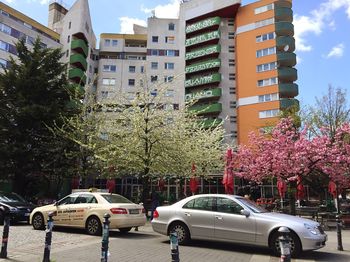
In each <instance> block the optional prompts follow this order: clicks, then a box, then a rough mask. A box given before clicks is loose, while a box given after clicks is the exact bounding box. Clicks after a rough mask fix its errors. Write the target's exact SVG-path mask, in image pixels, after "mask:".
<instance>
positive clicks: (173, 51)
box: [165, 50, 176, 56]
mask: <svg viewBox="0 0 350 262" xmlns="http://www.w3.org/2000/svg"><path fill="white" fill-rule="evenodd" d="M175 53H176V52H175V50H166V52H165V54H166V56H175V55H176V54H175Z"/></svg>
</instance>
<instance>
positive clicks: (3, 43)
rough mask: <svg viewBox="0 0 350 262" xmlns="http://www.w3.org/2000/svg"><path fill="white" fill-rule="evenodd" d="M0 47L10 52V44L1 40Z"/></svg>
mask: <svg viewBox="0 0 350 262" xmlns="http://www.w3.org/2000/svg"><path fill="white" fill-rule="evenodd" d="M0 49H2V50H5V51H7V52H8V51H9V50H10V44H8V43H6V42H3V41H1V40H0Z"/></svg>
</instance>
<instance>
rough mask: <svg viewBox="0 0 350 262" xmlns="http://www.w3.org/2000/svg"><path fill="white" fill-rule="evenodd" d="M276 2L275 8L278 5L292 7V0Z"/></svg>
mask: <svg viewBox="0 0 350 262" xmlns="http://www.w3.org/2000/svg"><path fill="white" fill-rule="evenodd" d="M274 4H275V8H276V7H288V8H292V1H287V0H279V1H276V2H275V3H274Z"/></svg>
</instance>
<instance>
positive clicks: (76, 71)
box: [68, 68, 86, 85]
mask: <svg viewBox="0 0 350 262" xmlns="http://www.w3.org/2000/svg"><path fill="white" fill-rule="evenodd" d="M68 78H69V79H70V80H72V81H74V82H75V83H77V84H80V85H85V83H86V75H85V74H84V71H83V70H81V69H80V68H71V69H69V72H68Z"/></svg>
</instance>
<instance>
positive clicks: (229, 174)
mask: <svg viewBox="0 0 350 262" xmlns="http://www.w3.org/2000/svg"><path fill="white" fill-rule="evenodd" d="M234 183H235V181H234V178H233V171H232V149H231V148H228V149H227V151H226V164H225V170H224V176H223V179H222V184H223V185H224V187H225V192H226V194H231V195H232V194H234Z"/></svg>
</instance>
